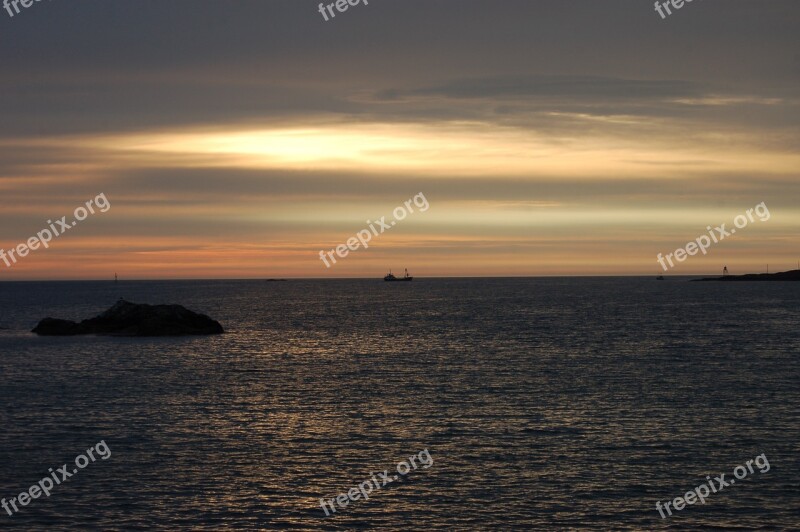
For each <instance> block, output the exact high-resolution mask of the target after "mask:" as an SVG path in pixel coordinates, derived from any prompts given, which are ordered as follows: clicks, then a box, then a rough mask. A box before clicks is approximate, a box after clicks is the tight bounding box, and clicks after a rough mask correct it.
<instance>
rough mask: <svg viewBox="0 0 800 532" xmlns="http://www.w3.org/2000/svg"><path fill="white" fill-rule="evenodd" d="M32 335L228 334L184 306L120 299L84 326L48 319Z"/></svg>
mask: <svg viewBox="0 0 800 532" xmlns="http://www.w3.org/2000/svg"><path fill="white" fill-rule="evenodd" d="M31 332H33V333H36V334H38V335H40V336H76V335H80V334H98V335H108V336H187V335H205V334H222V333H224V332H225V331H224V330H223V328H222V325H220V324H219V322H217V321H215V320H212V319H211V318H209V317H208V316H206V315H204V314H197V313H196V312H192V311H191V310H188V309H186V308H184V307H182V306H180V305H139V304H136V303H130V302H128V301H125V300H124V299H120V300H119V301H117V303H116V304H114V306H113V307H111V308H110V309H108V310H107V311H105V312H104V313H102V314H100V315H99V316H96V317H94V318H90V319H88V320H83V321H82V322H80V323H75V322H74V321H69V320H59V319H55V318H45V319H43V320H42V321H40V322H39V324H38V325H37V326H36V327H35V328H34V329H33V330H32V331H31Z"/></svg>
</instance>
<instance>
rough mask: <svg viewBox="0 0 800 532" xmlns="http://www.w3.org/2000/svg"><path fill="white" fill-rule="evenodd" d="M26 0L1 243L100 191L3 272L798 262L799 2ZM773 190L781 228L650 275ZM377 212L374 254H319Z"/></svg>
mask: <svg viewBox="0 0 800 532" xmlns="http://www.w3.org/2000/svg"><path fill="white" fill-rule="evenodd" d="M19 8H20V12H19V13H14V15H13V17H12V16H9V14H8V12H7V11H5V10H0V72H1V74H0V202H1V203H0V204H1V205H2V206H1V207H0V248H2V249H4V250H6V251H7V250H10V249H16V248H17V247H18V245H19V244H22V243H26V242H28V240H29V238H30V237H33V236H35V235H37V233H39V232H41V231H42V230H43V229H47V228H50V225H51V223H52V224H53V226H54V227H57V225H56V224H55V221H56V220H58V219H61V218H62V217H63V216H66V220H67V223H68V225H69V220H73V219H74V211H75V209H76V208H78V207H80V206H85V204H86V202H87V201H89V200H92V199H93V198H96V197H97V196H98V195H100V194H102V195H104V197H105V198H107V200H108V202H109V204H110V205H111V207H110V208H108V209H107V210H106V211H105V212H100V211H99V210H97V209H95V210H96V212H95V213H94V214H89V215H88V217H86V218H85V219H84V220H82V221H80V222H78V223H76V225H74V226H71V227H70V229H69V231H68V232H64V234H61V235H60V236H56V237H54V238H53V239H52V240H51V241H50V242H49V247H47V248H46V249H45V248H44V247H42V246H39V247H38V249H36V250H29V252H28V253H27V254H26V256H24V257H22V256H19V257H18V260H17V261H16V262H14V260H13V259H12V260H10V261H9V263H10V266H7V265H6V264H4V263H3V262H0V281H4V280H39V279H54V280H60V279H111V278H113V276H114V273H115V272H116V273H118V274H119V276H120V278H121V279H157V278H166V279H179V278H206V279H208V278H295V277H313V278H337V277H375V278H379V277H381V276H383V275H384V274H385V273H386V272H387V271H388V270H389V269H392V270H393V271H395V272H399V271H402V269H403V268H408V269H409V270H410V271H411V273H412V274H413V275H415V276H418V277H440V276H444V277H449V276H540V275H541V276H550V275H658V274H661V273H666V274H675V275H689V274H716V273H720V272H721V270H722V267H723V266H728V269H729V271H731V273H750V272H760V271H765V269H766V268H767V265H769V269H770V271H778V270H787V269H793V268H796V267H797V264H798V260H800V245H798V239H797V230H798V228H799V227H800V179H798V177H800V153H799V151H798V147H800V90H799V89H800V32H798V31H797V28H798V23H800V2H797V1H796V0H770V1H764V0H703V1H699V0H696V1H695V2H692V3H687V4H685V5H684V6H683V7H682V8H680V9H673V10H672V11H673V12H672V14H671V15H669V16H667V17H666V18H662V17H661V16H660V15H659V14H658V13H657V12H656V11H655V10H654V5H653V2H652V1H651V0H603V1H598V0H501V1H499V0H495V1H492V2H489V1H488V0H483V1H476V0H436V1H431V0H428V1H420V0H404V1H402V2H400V1H396V0H395V1H392V0H370V1H369V3H368V5H364V4H363V2H361V3H359V4H358V5H356V6H352V7H349V8H348V9H347V11H345V12H338V11H335V8H334V11H335V12H336V16H335V18H331V17H330V16H329V17H328V18H329V20H327V21H326V20H325V19H324V18H323V16H322V14H321V13H320V12H319V2H312V1H307V0H236V1H229V0H213V1H211V0H170V1H168V2H165V1H155V0H69V1H67V0H44V1H41V2H34V3H33V4H32V5H31V7H29V8H24V7H22V6H21V5H20V6H19ZM11 9H12V12H13V7H12V8H11ZM323 9H324V8H323ZM420 194H421V195H422V196H421V197H424V199H425V200H426V201H425V203H426V205H427V206H428V207H427V209H425V210H424V212H422V210H421V209H419V208H418V207H414V212H413V213H411V214H408V215H407V217H405V219H403V220H394V213H395V212H396V209H397V208H398V207H401V208H402V206H403V205H404V203H405V202H406V201H408V200H409V199H411V198H414V197H418V198H419V197H420V196H419V195H420ZM761 203H763V204H764V205H765V206H766V208H767V209H768V211H769V216H768V219H764V220H762V219H761V218H759V217H757V216H756V217H755V218H754V219H753V221H751V222H749V223H748V224H747V225H746V227H742V228H740V229H738V232H737V233H736V234H731V235H729V236H728V237H726V238H725V239H724V240H723V241H720V242H719V243H717V244H713V245H712V246H711V247H709V248H708V250H707V253H706V254H701V253H697V254H696V255H694V256H690V257H688V258H686V260H684V261H682V262H677V261H675V266H674V267H673V268H669V271H668V272H665V271H664V269H663V268H662V266H660V265H659V262H658V261H657V255H658V254H659V253H661V254H662V255H666V254H668V253H673V252H675V250H676V249H677V248H681V247H684V246H686V244H687V242H690V241H692V240H695V239H697V238H698V237H700V236H702V235H705V234H708V230H707V227H709V226H710V227H711V228H712V231H713V228H714V227H717V226H720V225H721V224H723V223H724V224H727V228H728V230H729V229H730V228H732V227H733V222H734V219H735V218H736V217H737V216H738V215H740V214H744V213H746V211H747V209H753V208H754V207H755V206H756V205H759V204H761ZM411 205H413V203H412V204H411ZM762 212H763V209H762ZM381 217H385V219H386V220H387V221H388V220H394V221H396V224H395V225H391V226H390V227H391V228H390V229H388V230H385V231H384V232H383V233H380V232H378V234H377V235H376V234H375V231H373V232H372V236H371V237H370V238H371V240H370V241H369V243H368V246H369V247H368V248H366V249H365V248H364V247H363V246H360V247H359V248H358V249H355V250H352V251H348V253H347V256H345V257H342V256H340V255H339V256H337V255H334V257H336V259H337V260H336V263H335V264H332V263H331V261H330V255H328V259H327V262H328V263H329V266H330V267H327V266H326V264H325V262H326V261H323V260H321V257H320V252H321V251H322V252H332V250H335V249H336V248H337V246H340V245H345V244H346V243H347V241H348V240H351V239H352V238H353V237H355V235H356V234H358V233H359V232H360V231H366V232H370V229H369V227H370V225H369V224H368V222H373V226H374V222H375V221H376V220H379V219H381ZM764 218H766V217H764ZM48 220H49V221H50V222H48ZM363 234H364V233H362V235H363ZM351 243H352V240H351ZM351 245H352V244H351ZM340 249H343V248H340ZM25 251H28V250H25ZM323 256H324V255H323ZM15 258H17V257H15Z"/></svg>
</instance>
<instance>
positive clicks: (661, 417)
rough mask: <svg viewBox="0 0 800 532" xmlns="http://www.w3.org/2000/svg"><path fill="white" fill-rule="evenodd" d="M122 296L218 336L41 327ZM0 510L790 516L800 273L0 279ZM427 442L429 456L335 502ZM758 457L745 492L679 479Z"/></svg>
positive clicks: (494, 517)
mask: <svg viewBox="0 0 800 532" xmlns="http://www.w3.org/2000/svg"><path fill="white" fill-rule="evenodd" d="M120 296H124V297H125V298H126V299H128V300H130V301H134V302H142V303H178V304H182V305H185V306H187V307H188V308H190V309H192V310H196V311H200V312H203V313H206V314H209V315H210V316H212V317H214V318H215V319H218V320H219V321H220V322H221V323H222V324H223V326H224V327H225V328H226V330H227V331H228V333H227V334H225V335H222V336H215V337H203V338H178V339H175V338H172V339H134V338H107V337H80V338H39V337H36V336H34V335H31V334H30V333H28V332H27V331H28V330H30V329H31V328H32V327H33V326H34V325H35V324H36V322H37V321H38V320H39V319H41V318H43V317H45V316H53V317H60V318H69V319H82V318H86V317H90V316H94V315H96V314H98V313H99V312H101V311H102V310H105V309H106V308H108V307H110V306H111V305H112V304H113V303H114V302H115V301H116V300H117V299H118V298H119V297H120ZM0 300H1V301H2V306H0V327H3V328H5V329H3V330H0V497H4V498H5V499H7V500H8V499H10V498H11V497H16V496H18V494H19V493H20V492H22V491H23V490H27V489H28V488H29V487H30V486H31V485H32V484H35V483H36V482H38V481H39V480H40V479H41V478H42V477H44V476H46V475H48V474H49V472H48V468H51V467H52V468H53V469H54V470H55V469H56V468H57V467H60V466H61V465H62V464H64V463H67V464H68V465H69V468H70V469H72V468H74V465H73V464H74V462H73V460H74V458H75V457H76V456H77V455H78V454H81V453H82V452H84V451H86V450H87V449H88V448H90V447H92V446H94V445H95V444H97V443H98V442H100V441H101V440H104V441H105V442H106V444H107V445H108V447H109V448H110V450H111V453H112V454H111V457H110V458H109V459H107V460H102V459H98V460H97V461H96V462H94V463H90V464H89V465H88V466H87V467H86V468H85V469H83V470H80V471H79V472H78V473H77V474H75V475H74V476H73V477H72V478H70V479H69V480H68V481H67V482H65V483H64V484H62V485H60V486H56V487H54V488H53V490H52V494H51V495H50V497H49V498H38V499H35V500H33V501H31V502H30V503H29V504H28V505H27V506H26V507H22V508H20V510H21V511H20V512H19V513H17V514H15V515H14V516H13V517H9V516H8V515H7V513H6V512H5V511H3V510H0V528H14V529H19V530H154V529H158V530H167V529H169V530H226V529H244V530H256V529H306V530H311V529H360V528H364V529H366V528H378V527H382V528H386V529H413V530H423V529H427V530H430V529H437V530H489V529H503V530H508V529H533V530H540V529H541V530H544V529H547V530H552V529H570V528H596V529H603V530H609V529H658V528H662V527H675V528H682V529H698V528H704V527H717V528H724V529H732V528H759V527H762V528H769V529H792V528H794V529H797V528H800V477H798V473H800V458H799V457H800V453H798V451H800V444H799V443H798V436H799V435H800V327H798V325H800V317H798V309H799V308H800V283H794V284H792V283H730V284H729V283H725V284H723V283H688V282H685V280H668V281H664V282H658V281H655V280H654V279H638V278H603V279H601V278H597V279H589V278H584V279H480V280H478V279H419V280H418V281H417V280H415V281H414V282H413V283H383V282H381V281H371V280H370V281H367V280H353V281H288V282H280V283H274V282H273V283H269V282H261V281H207V282H203V281H198V282H121V283H119V284H118V285H114V284H112V283H98V282H85V283H79V282H75V283H0ZM424 449H428V451H429V453H430V456H431V457H432V458H433V465H432V466H431V467H430V468H427V469H423V468H419V469H418V470H416V471H413V472H412V473H410V474H409V475H408V477H407V478H406V479H405V480H403V481H399V482H395V483H393V484H391V485H388V486H386V487H384V488H382V489H380V490H376V491H374V492H373V493H372V494H371V497H370V499H369V500H363V499H362V500H358V501H356V502H352V503H350V504H349V506H348V507H347V508H345V509H340V510H339V511H338V512H337V513H336V514H335V515H334V516H332V517H327V518H326V517H325V514H324V512H323V511H322V509H321V508H320V505H319V499H320V498H321V497H325V498H332V497H335V496H336V495H337V494H340V493H344V492H346V491H347V490H348V489H350V488H353V487H356V486H357V485H358V484H359V483H361V482H363V481H365V480H367V479H369V478H370V477H371V475H372V474H373V473H375V472H378V471H384V470H386V469H389V470H392V471H390V473H391V472H393V470H394V468H395V465H396V464H397V463H398V462H400V461H402V460H404V459H407V458H408V457H409V456H411V455H416V454H417V453H419V451H422V450H424ZM762 453H763V454H765V455H766V458H767V459H768V461H769V464H770V469H769V471H767V472H764V473H760V472H759V469H755V471H754V473H752V474H748V476H747V477H746V478H744V479H743V480H738V481H737V482H736V484H735V485H731V486H729V487H726V488H725V489H724V490H722V491H720V492H719V493H716V494H712V495H710V496H709V497H708V499H707V501H706V504H705V505H700V504H695V505H693V506H688V507H686V508H685V509H684V510H682V511H674V514H675V515H674V516H673V517H671V518H668V519H663V520H662V519H661V517H660V515H659V513H658V511H657V510H656V508H655V504H656V502H657V501H662V502H665V501H668V500H672V499H674V498H675V497H679V496H683V495H684V494H685V493H686V492H687V491H689V490H692V489H694V488H695V487H696V486H698V485H699V484H701V483H703V482H706V475H711V476H712V477H713V476H718V475H720V474H721V473H725V474H726V479H731V478H733V477H732V472H733V469H734V468H735V467H736V466H738V465H744V464H745V463H746V462H747V461H748V460H753V459H754V458H755V457H756V456H757V455H760V454H762Z"/></svg>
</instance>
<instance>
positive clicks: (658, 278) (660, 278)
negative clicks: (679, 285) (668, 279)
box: [656, 275, 664, 281]
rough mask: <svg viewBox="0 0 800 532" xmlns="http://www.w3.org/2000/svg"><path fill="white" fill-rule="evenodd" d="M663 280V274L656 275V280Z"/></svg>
mask: <svg viewBox="0 0 800 532" xmlns="http://www.w3.org/2000/svg"><path fill="white" fill-rule="evenodd" d="M663 280H664V276H663V275H659V276H658V277H656V281H663Z"/></svg>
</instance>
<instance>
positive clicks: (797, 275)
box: [692, 270, 800, 282]
mask: <svg viewBox="0 0 800 532" xmlns="http://www.w3.org/2000/svg"><path fill="white" fill-rule="evenodd" d="M692 281H724V282H733V281H800V270H789V271H788V272H778V273H748V274H746V275H724V276H722V277H706V278H704V279H692Z"/></svg>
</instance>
